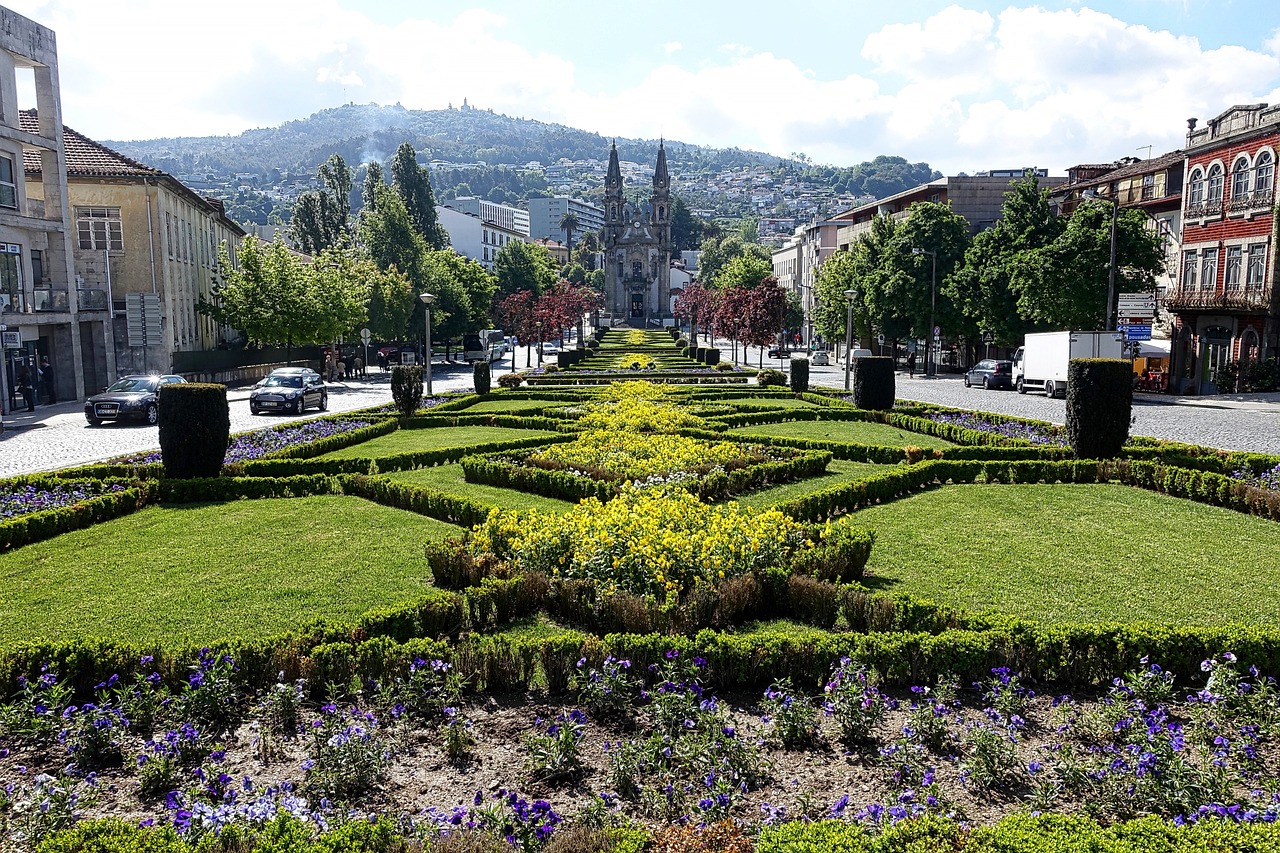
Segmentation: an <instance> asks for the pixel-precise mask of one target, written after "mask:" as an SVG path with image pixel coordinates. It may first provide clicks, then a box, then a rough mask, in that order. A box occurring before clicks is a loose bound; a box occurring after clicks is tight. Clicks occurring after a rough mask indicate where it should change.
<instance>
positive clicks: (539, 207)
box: [529, 195, 604, 240]
mask: <svg viewBox="0 0 1280 853" xmlns="http://www.w3.org/2000/svg"><path fill="white" fill-rule="evenodd" d="M569 212H572V213H573V214H574V215H575V216H577V217H578V228H577V230H576V231H575V232H574V234H575V237H576V235H578V234H585V233H586V232H588V231H599V230H600V229H601V228H603V227H604V209H603V208H600V207H596V206H595V205H594V204H590V203H588V202H585V201H581V200H579V199H576V198H570V197H569V196H567V195H558V196H556V197H555V198H531V199H529V237H531V238H532V239H534V240H540V239H543V238H545V237H550V238H551V239H553V240H563V239H565V233H564V231H562V230H560V218H561V217H562V216H564V215H565V214H566V213H569Z"/></svg>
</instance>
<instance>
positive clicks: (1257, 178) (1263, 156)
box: [1253, 151, 1276, 199]
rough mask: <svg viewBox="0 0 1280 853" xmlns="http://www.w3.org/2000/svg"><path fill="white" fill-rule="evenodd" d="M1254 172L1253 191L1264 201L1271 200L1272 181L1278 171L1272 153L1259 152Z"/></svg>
mask: <svg viewBox="0 0 1280 853" xmlns="http://www.w3.org/2000/svg"><path fill="white" fill-rule="evenodd" d="M1253 171H1254V176H1253V191H1254V192H1255V193H1257V194H1258V196H1259V197H1262V198H1263V199H1270V198H1271V181H1272V178H1273V177H1274V176H1275V171H1276V164H1275V160H1274V158H1273V157H1272V156H1271V152H1270V151H1262V152H1259V154H1258V160H1257V162H1256V164H1255V165H1254V167H1253Z"/></svg>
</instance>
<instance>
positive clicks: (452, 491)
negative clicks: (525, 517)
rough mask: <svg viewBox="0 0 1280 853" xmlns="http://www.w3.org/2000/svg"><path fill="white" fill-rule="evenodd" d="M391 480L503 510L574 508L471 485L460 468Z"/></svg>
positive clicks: (399, 473) (424, 471) (395, 476)
mask: <svg viewBox="0 0 1280 853" xmlns="http://www.w3.org/2000/svg"><path fill="white" fill-rule="evenodd" d="M384 476H386V478H387V479H389V480H395V481H397V482H400V483H410V484H412V485H415V486H422V487H424V488H428V489H435V490H436V491H440V492H444V493H445V494H447V495H456V496H457V497H461V498H470V499H471V500H473V501H480V502H481V503H486V504H491V505H493V506H497V507H502V508H504V509H541V510H546V511H548V512H566V511H567V510H569V509H570V508H571V507H572V506H573V504H571V503H569V502H568V501H561V500H556V499H555V498H544V497H543V496H542V495H535V494H529V493H526V492H516V491H512V490H511V489H499V488H496V487H494V486H485V485H481V484H479V483H468V482H467V481H466V479H465V478H464V477H463V475H462V466H461V465H433V466H432V467H430V468H418V469H416V470H414V471H394V472H392V473H390V474H386V475H384Z"/></svg>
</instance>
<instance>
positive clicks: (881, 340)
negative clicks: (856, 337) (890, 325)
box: [876, 335, 884, 346]
mask: <svg viewBox="0 0 1280 853" xmlns="http://www.w3.org/2000/svg"><path fill="white" fill-rule="evenodd" d="M876 343H878V344H880V346H884V335H876Z"/></svg>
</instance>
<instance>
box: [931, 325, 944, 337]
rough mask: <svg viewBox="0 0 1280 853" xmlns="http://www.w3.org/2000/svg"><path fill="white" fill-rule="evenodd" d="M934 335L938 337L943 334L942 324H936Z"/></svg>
mask: <svg viewBox="0 0 1280 853" xmlns="http://www.w3.org/2000/svg"><path fill="white" fill-rule="evenodd" d="M933 336H934V337H935V338H938V337H941V336H942V327H941V326H934V327H933Z"/></svg>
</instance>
